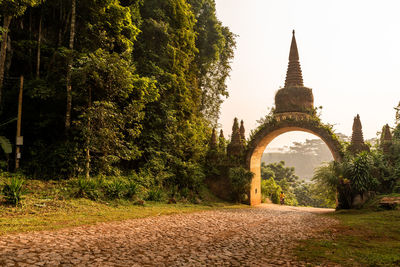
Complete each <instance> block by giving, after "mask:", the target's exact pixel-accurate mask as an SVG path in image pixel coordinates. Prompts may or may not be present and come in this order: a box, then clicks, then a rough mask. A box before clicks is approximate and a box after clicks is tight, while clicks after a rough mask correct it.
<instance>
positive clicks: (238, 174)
mask: <svg viewBox="0 0 400 267" xmlns="http://www.w3.org/2000/svg"><path fill="white" fill-rule="evenodd" d="M253 176H254V174H253V173H252V172H250V171H248V170H247V169H245V168H243V167H235V168H230V169H229V181H230V183H231V186H232V198H233V199H234V200H235V201H238V202H240V201H243V200H244V198H245V195H246V194H247V193H248V192H249V191H250V184H251V179H252V178H253Z"/></svg>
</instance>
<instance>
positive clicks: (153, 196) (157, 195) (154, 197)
mask: <svg viewBox="0 0 400 267" xmlns="http://www.w3.org/2000/svg"><path fill="white" fill-rule="evenodd" d="M162 198H163V196H162V190H161V189H160V188H152V189H150V190H149V191H148V192H147V197H146V200H148V201H161V200H162Z"/></svg>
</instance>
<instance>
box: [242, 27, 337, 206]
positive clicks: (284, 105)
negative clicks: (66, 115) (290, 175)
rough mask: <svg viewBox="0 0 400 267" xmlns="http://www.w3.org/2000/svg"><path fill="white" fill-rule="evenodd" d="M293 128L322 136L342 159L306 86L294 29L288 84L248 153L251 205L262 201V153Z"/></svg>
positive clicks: (277, 96) (332, 151)
mask: <svg viewBox="0 0 400 267" xmlns="http://www.w3.org/2000/svg"><path fill="white" fill-rule="evenodd" d="M291 131H303V132H308V133H311V134H314V135H316V136H318V137H319V138H321V139H322V140H323V141H324V142H325V143H326V145H327V146H328V147H329V149H330V151H331V153H332V155H333V158H334V159H335V160H336V161H341V159H342V147H341V144H340V142H339V140H338V138H337V136H336V135H335V134H334V133H333V131H332V129H331V127H330V126H327V125H324V124H322V123H321V121H320V119H319V118H318V117H317V116H316V109H315V108H314V95H313V92H312V89H311V88H308V87H305V86H304V83H303V75H302V71H301V67H300V61H299V52H298V49H297V43H296V38H295V32H294V31H293V37H292V43H291V45H290V53H289V64H288V68H287V73H286V80H285V86H284V87H283V88H281V89H279V90H278V91H277V93H276V94H275V109H274V110H273V112H272V115H270V116H268V117H267V118H266V122H265V123H264V124H263V125H261V126H260V127H259V128H258V129H257V130H256V133H255V134H253V136H252V138H251V140H250V142H249V144H248V149H247V153H246V164H247V168H248V169H249V170H250V171H251V172H253V173H254V177H253V179H252V181H251V187H250V192H249V202H250V205H258V204H260V203H261V156H262V154H263V153H264V150H265V148H266V147H267V145H268V144H269V143H270V142H271V141H272V140H273V139H274V138H275V137H277V136H279V135H281V134H283V133H286V132H291Z"/></svg>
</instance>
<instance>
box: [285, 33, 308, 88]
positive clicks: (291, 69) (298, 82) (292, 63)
mask: <svg viewBox="0 0 400 267" xmlns="http://www.w3.org/2000/svg"><path fill="white" fill-rule="evenodd" d="M303 86H304V84H303V74H302V72H301V67H300V61H299V51H298V50H297V43H296V37H295V35H294V30H293V36H292V44H291V45H290V53H289V65H288V69H287V73H286V81H285V88H287V87H303Z"/></svg>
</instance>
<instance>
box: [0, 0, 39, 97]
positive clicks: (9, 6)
mask: <svg viewBox="0 0 400 267" xmlns="http://www.w3.org/2000/svg"><path fill="white" fill-rule="evenodd" d="M37 4H38V1H37V0H19V1H13V0H3V1H0V14H1V16H2V17H3V29H2V32H3V34H2V36H1V37H2V38H1V48H0V105H1V101H2V92H3V82H4V64H5V62H6V56H7V43H8V38H9V36H8V32H9V28H10V24H11V20H12V18H13V17H18V16H21V15H22V14H24V12H25V10H26V8H27V7H28V6H34V5H37Z"/></svg>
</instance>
